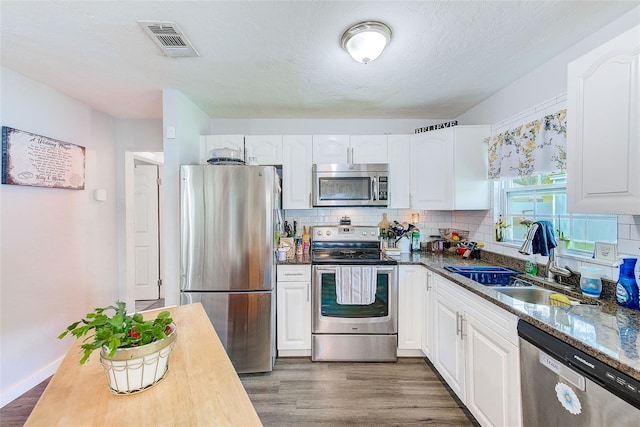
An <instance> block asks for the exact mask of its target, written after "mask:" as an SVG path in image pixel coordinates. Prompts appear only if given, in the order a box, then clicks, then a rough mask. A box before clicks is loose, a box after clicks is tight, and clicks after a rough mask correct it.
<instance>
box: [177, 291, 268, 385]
mask: <svg viewBox="0 0 640 427" xmlns="http://www.w3.org/2000/svg"><path fill="white" fill-rule="evenodd" d="M197 302H200V303H202V305H203V306H204V309H205V311H206V313H207V315H208V316H209V319H210V320H211V323H212V324H213V327H214V329H215V330H216V333H217V334H218V337H219V338H220V341H222V345H223V346H224V348H225V350H226V351H227V354H228V355H229V358H230V359H231V362H232V363H233V366H234V367H235V369H236V372H238V373H249V372H268V371H271V370H272V368H273V361H274V359H275V333H274V328H275V323H274V317H275V316H274V314H275V312H274V303H275V300H274V299H273V291H267V292H182V293H181V304H191V303H197ZM203 357H205V355H203Z"/></svg>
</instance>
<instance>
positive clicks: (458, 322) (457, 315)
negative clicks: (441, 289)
mask: <svg viewBox="0 0 640 427" xmlns="http://www.w3.org/2000/svg"><path fill="white" fill-rule="evenodd" d="M460 323H461V322H460V313H459V312H457V311H456V335H460V334H461V332H462V331H461V329H462V328H461V327H460Z"/></svg>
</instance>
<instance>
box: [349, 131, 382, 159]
mask: <svg viewBox="0 0 640 427" xmlns="http://www.w3.org/2000/svg"><path fill="white" fill-rule="evenodd" d="M387 162H388V156H387V135H351V163H387Z"/></svg>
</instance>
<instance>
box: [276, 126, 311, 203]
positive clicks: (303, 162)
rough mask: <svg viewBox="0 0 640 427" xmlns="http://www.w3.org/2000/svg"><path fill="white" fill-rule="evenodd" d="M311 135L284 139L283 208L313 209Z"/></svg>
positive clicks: (285, 136)
mask: <svg viewBox="0 0 640 427" xmlns="http://www.w3.org/2000/svg"><path fill="white" fill-rule="evenodd" d="M311 156H312V142H311V135H284V136H283V137H282V207H283V209H309V208H311V181H312V175H311V168H312V160H311Z"/></svg>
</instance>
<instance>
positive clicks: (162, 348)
mask: <svg viewBox="0 0 640 427" xmlns="http://www.w3.org/2000/svg"><path fill="white" fill-rule="evenodd" d="M170 326H171V329H172V332H171V334H170V335H169V336H167V338H165V339H163V340H160V341H155V342H152V343H149V344H147V345H143V346H141V347H132V348H121V349H118V350H117V351H116V354H114V355H113V357H109V350H108V349H107V348H105V347H103V348H102V349H101V351H100V363H101V364H102V367H103V368H104V370H105V372H106V374H107V377H108V379H109V389H110V390H111V392H112V393H115V394H133V393H139V392H141V391H144V390H146V389H148V388H150V387H152V386H154V385H156V384H157V383H158V382H160V381H161V380H162V379H163V378H164V377H165V375H166V374H167V371H168V369H169V353H171V350H172V349H173V346H174V345H175V342H176V339H177V337H178V333H177V330H176V325H175V324H173V323H172V324H171V325H170Z"/></svg>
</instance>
